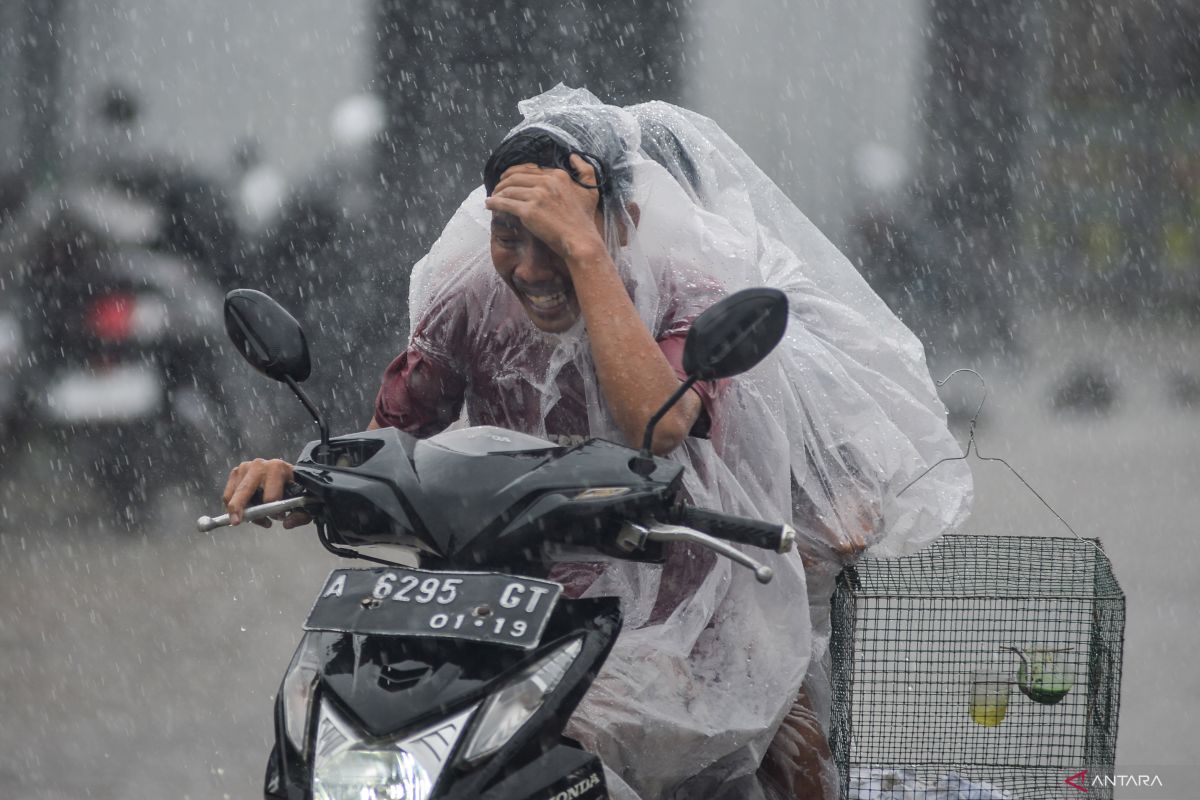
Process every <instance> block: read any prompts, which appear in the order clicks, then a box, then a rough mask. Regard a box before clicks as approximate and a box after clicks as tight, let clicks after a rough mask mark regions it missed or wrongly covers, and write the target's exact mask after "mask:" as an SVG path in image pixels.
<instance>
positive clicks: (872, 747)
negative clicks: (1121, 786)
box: [830, 535, 1125, 800]
mask: <svg viewBox="0 0 1200 800" xmlns="http://www.w3.org/2000/svg"><path fill="white" fill-rule="evenodd" d="M1124 628H1125V596H1124V594H1123V593H1122V592H1121V589H1120V587H1119V586H1118V585H1117V581H1116V578H1115V577H1114V576H1113V572H1112V567H1111V564H1110V563H1109V560H1108V558H1107V557H1106V556H1105V554H1104V552H1103V550H1102V549H1101V548H1100V546H1099V543H1098V542H1096V541H1095V540H1084V539H1072V538H1042V537H1025V536H965V535H957V536H946V537H944V538H942V539H941V540H940V541H938V542H937V543H936V544H935V545H934V546H932V547H930V548H929V549H927V550H925V551H923V552H920V553H917V554H915V555H912V556H908V557H905V558H900V559H894V560H884V559H868V560H864V561H863V562H861V563H860V564H859V565H858V566H857V567H853V568H848V569H847V570H845V571H844V572H843V573H842V575H841V577H840V578H839V581H838V587H837V590H836V592H835V594H834V597H833V638H832V641H831V645H830V651H831V655H832V661H833V711H832V724H831V732H830V743H831V745H832V748H833V752H834V757H835V759H836V761H837V763H838V768H839V771H840V773H841V781H842V794H843V797H845V798H847V800H882V799H883V798H888V799H889V800H890V798H893V797H900V796H903V797H905V798H922V799H924V798H928V800H934V799H935V798H937V800H943V798H947V797H960V796H963V797H965V796H970V797H972V798H976V797H978V798H980V800H993V798H997V799H998V798H1013V800H1017V799H1018V798H1019V799H1020V800H1053V799H1054V798H1070V799H1071V800H1073V798H1076V797H1079V796H1080V792H1079V790H1078V789H1077V788H1075V787H1074V786H1072V785H1070V784H1068V783H1067V780H1068V779H1070V778H1072V776H1078V773H1079V772H1080V771H1081V770H1086V771H1087V773H1086V774H1087V775H1088V776H1095V775H1105V774H1112V772H1113V769H1114V766H1115V761H1116V744H1117V717H1118V710H1119V705H1120V684H1121V659H1122V654H1123V644H1124ZM1078 780H1079V779H1078V778H1076V781H1078ZM955 787H962V788H961V791H959V793H957V794H956V793H955V791H957V790H956V788H955ZM1088 788H1089V794H1088V796H1089V797H1111V796H1112V794H1111V792H1112V790H1111V788H1109V789H1107V794H1105V791H1106V790H1105V789H1104V788H1102V787H1100V788H1094V787H1092V786H1089V787H1088ZM898 791H902V792H904V793H903V794H897V793H896V792H898ZM889 792H891V793H889ZM963 792H966V794H963Z"/></svg>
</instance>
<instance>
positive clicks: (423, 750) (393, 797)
mask: <svg viewBox="0 0 1200 800" xmlns="http://www.w3.org/2000/svg"><path fill="white" fill-rule="evenodd" d="M476 708H478V706H472V707H471V708H469V709H467V710H465V711H462V712H460V713H459V714H457V715H456V716H454V717H451V718H450V719H446V720H443V721H441V722H438V723H437V724H435V725H433V726H432V727H430V728H426V729H425V730H422V731H419V732H417V733H414V734H410V735H408V736H405V737H403V738H399V739H365V738H363V737H361V736H360V734H359V732H358V731H357V730H356V729H355V728H354V726H353V725H351V724H350V723H349V721H347V720H346V719H345V718H344V717H342V716H341V714H339V713H338V712H337V710H336V709H334V708H333V707H332V706H331V705H330V704H329V703H327V702H326V703H322V704H321V712H320V722H319V724H318V727H317V735H316V741H315V742H314V744H313V785H312V789H313V800H428V798H429V796H430V795H432V794H433V790H434V788H435V787H436V786H437V782H438V778H439V777H441V774H442V769H443V767H445V765H446V762H447V760H448V759H449V757H450V753H451V752H452V751H453V750H454V746H455V744H457V742H458V739H459V736H461V734H462V732H463V731H464V730H465V729H466V727H467V722H468V721H469V720H470V718H471V715H472V714H474V713H475V709H476Z"/></svg>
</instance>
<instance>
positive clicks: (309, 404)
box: [283, 375, 329, 463]
mask: <svg viewBox="0 0 1200 800" xmlns="http://www.w3.org/2000/svg"><path fill="white" fill-rule="evenodd" d="M283 379H284V381H286V382H287V385H288V386H290V387H291V389H292V391H293V392H295V393H296V397H299V398H300V402H301V403H303V404H304V407H305V408H307V409H308V413H309V414H312V418H313V419H314V420H316V423H317V427H318V428H320V430H321V450H320V451H319V454H318V455H319V458H318V459H317V462H318V463H322V461H321V459H322V458H323V457H324V455H325V453H327V452H329V426H328V425H326V424H325V418H324V417H322V416H321V412H320V411H318V410H317V407H316V406H315V405H313V401H312V400H310V399H309V397H308V394H307V393H305V391H304V390H303V389H301V388H300V384H298V383H296V381H295V380H293V379H292V377H291V376H290V375H285V376H284V377H283Z"/></svg>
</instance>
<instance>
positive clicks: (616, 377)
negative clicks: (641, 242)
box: [567, 248, 700, 453]
mask: <svg viewBox="0 0 1200 800" xmlns="http://www.w3.org/2000/svg"><path fill="white" fill-rule="evenodd" d="M567 263H568V266H569V268H570V270H571V280H572V283H573V284H574V288H575V295H576V297H577V298H578V299H579V306H580V308H581V310H582V312H583V317H584V321H585V323H586V324H587V329H588V339H589V341H590V343H591V348H592V358H593V361H594V363H595V365H596V377H597V378H598V379H599V381H600V386H601V389H602V390H603V392H604V397H605V399H606V400H607V401H608V405H609V407H610V409H611V410H612V413H613V417H614V419H615V421H616V423H617V425H618V426H619V427H620V428H621V431H622V433H624V434H625V438H626V440H627V441H628V442H629V443H630V444H634V445H637V444H640V443H641V439H642V433H643V431H644V430H645V427H646V423H647V422H648V421H649V420H650V417H651V416H653V415H654V413H655V412H656V411H658V409H659V408H661V407H662V404H663V403H665V402H666V401H667V398H669V397H670V396H671V394H672V393H673V392H675V391H676V390H677V389H678V388H679V378H678V377H677V376H676V375H675V371H674V370H673V369H672V368H671V365H670V363H668V362H667V357H666V356H665V355H663V352H662V350H661V349H659V347H658V343H657V342H656V341H655V340H654V336H653V335H652V334H651V333H650V331H649V330H648V329H647V328H646V325H645V323H644V322H642V319H641V317H639V316H638V312H637V308H636V307H635V306H634V304H633V301H632V300H631V299H630V298H629V293H628V291H627V290H626V289H625V285H624V283H622V281H621V279H620V276H619V275H618V273H617V270H616V267H615V266H614V265H613V263H612V259H611V258H610V257H609V255H608V253H607V252H606V251H604V250H602V249H600V250H596V249H591V248H580V249H579V250H578V251H576V252H572V253H571V257H570V258H569V259H568V261H567ZM699 412H700V400H699V398H698V397H696V396H695V395H694V394H692V393H690V392H689V393H688V394H687V395H686V396H685V397H684V399H683V400H681V401H680V403H679V404H678V405H676V406H675V408H674V409H672V413H671V414H669V415H668V416H667V418H664V420H663V421H662V423H661V424H660V426H659V429H657V430H656V433H655V437H654V449H655V451H656V452H660V453H664V452H669V451H670V450H673V449H674V448H675V447H677V446H678V445H679V443H680V442H681V441H682V439H683V437H685V436H686V435H687V433H688V431H689V430H690V428H691V426H692V424H693V423H694V422H695V421H696V417H697V416H698V415H699Z"/></svg>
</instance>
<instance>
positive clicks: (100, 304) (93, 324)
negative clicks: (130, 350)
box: [86, 293, 137, 342]
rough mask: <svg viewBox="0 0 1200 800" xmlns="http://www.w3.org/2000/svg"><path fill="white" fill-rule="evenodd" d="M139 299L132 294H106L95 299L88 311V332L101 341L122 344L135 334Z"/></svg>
mask: <svg viewBox="0 0 1200 800" xmlns="http://www.w3.org/2000/svg"><path fill="white" fill-rule="evenodd" d="M136 306H137V297H136V296H135V295H133V294H131V293H117V294H106V295H103V296H101V297H97V298H94V299H93V300H92V302H91V303H90V304H89V305H88V309H87V315H86V320H87V326H88V330H90V331H91V332H92V333H94V334H95V335H96V336H98V337H99V338H101V339H104V340H105V341H111V342H120V341H124V340H126V339H128V338H129V337H130V335H132V333H133V313H134V309H135V308H136Z"/></svg>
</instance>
